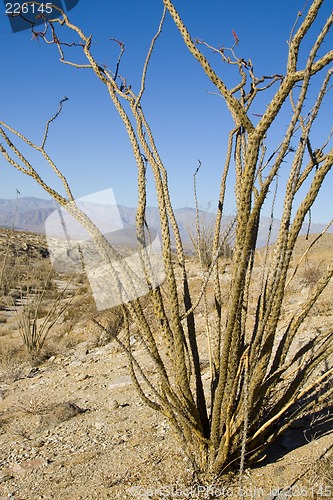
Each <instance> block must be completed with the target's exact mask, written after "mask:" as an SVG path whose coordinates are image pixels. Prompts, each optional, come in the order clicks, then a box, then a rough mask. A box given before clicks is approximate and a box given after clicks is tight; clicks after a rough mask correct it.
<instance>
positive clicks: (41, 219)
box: [0, 196, 333, 247]
mask: <svg viewBox="0 0 333 500" xmlns="http://www.w3.org/2000/svg"><path fill="white" fill-rule="evenodd" d="M57 208H58V204H57V203H56V202H55V201H54V200H52V199H50V200H46V199H41V198H35V197H32V196H30V197H22V198H17V199H13V200H9V199H0V227H3V228H13V229H16V230H21V231H30V232H34V233H41V234H45V220H46V219H47V217H48V216H49V215H50V214H51V213H52V212H54V211H55V210H56V209H57ZM118 210H119V214H120V218H121V221H122V224H123V227H124V229H127V228H130V227H134V226H135V217H136V208H135V207H125V206H122V205H118ZM174 212H175V216H176V219H177V222H178V225H179V230H180V233H181V236H182V239H183V241H184V243H189V242H190V240H191V238H190V233H192V234H195V215H196V214H195V209H194V208H192V207H183V208H178V209H175V210H174ZM199 216H200V219H201V221H202V223H203V224H204V225H206V227H207V226H209V224H210V223H212V222H213V220H214V213H212V212H207V211H204V210H199ZM230 218H231V216H226V217H225V225H226V226H227V225H228V222H229V223H230ZM146 220H147V224H148V226H149V227H150V228H151V229H154V230H155V231H157V232H158V233H160V222H159V214H158V208H157V207H147V212H146ZM271 223H272V220H271V218H270V217H266V216H262V217H261V219H260V226H259V232H258V243H257V246H258V247H262V246H264V245H265V244H266V242H267V235H268V231H269V227H270V225H271ZM279 225H280V221H279V219H273V223H272V230H271V240H270V241H271V243H273V242H274V241H275V239H276V237H277V233H278V228H279ZM325 227H326V224H324V223H323V224H320V223H314V224H311V225H310V229H309V228H308V223H304V224H303V227H302V230H301V232H300V234H301V235H302V234H306V233H307V232H308V231H309V233H311V234H316V233H321V232H322V231H323V230H324V228H325ZM328 232H331V233H332V232H333V227H331V228H329V230H328Z"/></svg>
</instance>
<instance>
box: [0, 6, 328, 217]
mask: <svg viewBox="0 0 333 500" xmlns="http://www.w3.org/2000/svg"><path fill="white" fill-rule="evenodd" d="M175 5H176V7H177V8H178V9H179V12H180V14H181V16H182V18H183V19H184V21H185V22H186V24H187V26H188V28H189V30H190V32H191V35H192V37H193V38H200V39H204V40H205V41H207V42H208V43H210V44H212V45H214V46H217V47H221V46H222V45H224V46H227V47H228V46H230V45H232V43H233V36H232V29H234V30H235V31H236V33H237V35H238V37H239V40H240V44H239V47H238V50H237V53H238V55H239V56H241V57H243V58H245V59H247V58H249V57H250V58H251V59H252V61H253V63H254V65H255V68H256V71H257V74H258V75H261V74H274V73H284V71H285V59H286V54H287V43H286V40H287V39H288V37H289V33H290V29H291V26H292V25H293V23H294V20H295V17H296V13H297V11H298V10H301V9H302V7H303V5H304V0H292V1H290V0H280V1H274V2H269V1H267V0H251V1H248V0H246V1H245V0H239V1H235V2H230V1H227V0H211V1H208V2H207V1H204V0H200V1H199V0H191V1H181V0H175ZM331 6H332V4H331V2H329V1H326V3H325V5H324V7H323V13H322V15H323V17H324V18H326V17H327V15H328V14H329V12H330V8H331ZM0 7H1V9H3V5H2V4H0ZM161 12H162V1H161V0H142V1H140V2H139V1H137V0H124V1H123V2H119V1H114V0H99V1H96V0H95V1H93V0H80V1H79V3H78V5H77V6H76V7H75V8H74V9H73V10H71V11H70V12H69V18H70V20H71V21H72V22H73V23H76V24H78V25H79V26H80V27H81V28H82V29H83V31H84V32H85V33H86V34H92V35H93V44H94V45H93V47H94V53H95V55H97V56H98V59H99V62H100V64H101V65H102V64H106V65H107V66H109V67H110V68H111V69H113V68H114V67H115V63H116V59H117V56H118V46H117V45H116V44H115V43H112V42H111V41H110V40H109V39H110V38H112V37H114V38H117V39H119V40H121V41H122V42H124V43H125V54H124V56H123V59H122V63H121V67H120V73H121V74H122V75H123V76H125V77H126V79H127V83H128V84H132V87H133V89H137V88H138V82H139V78H140V75H141V69H142V65H143V61H144V59H145V55H146V52H147V48H148V46H149V43H150V40H151V38H152V36H153V35H154V33H155V32H156V28H157V25H158V22H159V18H160V15H161ZM331 35H332V34H331ZM330 41H332V36H331V38H330ZM0 43H1V68H2V72H1V81H0V88H1V94H0V101H1V102H0V109H1V113H0V119H1V120H3V121H5V122H7V123H8V124H10V125H12V126H13V127H16V128H17V129H19V130H20V131H22V132H23V133H25V134H26V135H27V136H28V137H29V138H31V139H32V140H34V141H36V142H40V141H41V138H42V135H43V129H44V124H45V122H46V120H47V119H48V118H49V117H50V116H51V115H52V114H53V113H54V112H55V110H56V109H57V106H58V102H59V100H60V99H61V98H62V97H64V96H67V97H68V98H69V100H68V101H67V102H66V103H65V105H64V109H63V113H62V115H61V116H60V117H59V118H58V119H57V121H56V122H55V123H54V124H53V126H52V128H51V132H50V138H49V142H48V151H49V153H50V154H51V155H52V156H53V158H54V159H55V160H56V162H57V165H58V167H59V168H60V169H61V170H62V171H63V172H64V173H65V175H66V176H67V178H68V180H69V182H70V184H71V186H72V188H73V192H74V195H75V196H76V197H80V196H84V195H88V194H90V193H93V192H95V191H98V190H102V189H106V188H112V189H113V190H114V194H115V197H116V200H117V202H118V203H119V204H122V205H126V206H135V205H136V199H137V195H136V166H135V162H134V159H133V156H132V153H131V149H130V147H129V143H128V140H127V136H126V134H125V132H124V130H123V126H122V123H121V121H120V119H119V118H118V116H117V114H116V112H115V111H114V109H113V105H112V102H111V101H110V100H109V98H108V95H107V91H106V88H105V87H104V86H103V85H102V84H101V83H100V82H99V81H98V80H97V79H96V77H94V75H93V73H92V72H91V71H89V70H76V69H74V68H71V67H69V66H65V65H62V64H61V63H60V62H59V57H58V52H57V49H56V47H55V46H49V45H45V43H44V42H43V41H36V40H32V37H31V33H30V32H29V31H21V32H17V33H12V32H11V30H10V26H9V22H8V20H7V19H6V18H5V17H3V15H2V13H1V15H0ZM309 45H310V42H309ZM326 48H327V46H326ZM74 50H75V49H73V54H74ZM69 54H70V52H69ZM206 55H207V56H208V57H209V59H210V61H211V62H212V64H213V65H214V68H215V69H216V70H217V71H218V72H219V74H220V75H225V78H226V81H227V82H228V81H230V80H229V78H230V76H228V75H230V73H229V70H228V68H227V66H226V65H223V64H222V63H221V61H220V58H219V56H218V55H216V54H212V53H210V52H209V51H206ZM147 82H148V84H147V89H146V93H145V96H144V99H143V107H144V110H145V111H146V114H147V117H148V119H149V120H150V123H151V126H152V128H153V131H154V134H155V139H156V143H157V145H158V148H159V150H160V153H161V156H162V159H163V160H164V162H165V165H166V167H167V169H168V171H169V178H170V187H171V194H172V200H173V203H174V206H175V207H176V208H179V207H185V206H193V205H194V201H193V192H192V179H193V172H194V170H195V169H196V166H197V161H198V159H200V160H201V162H202V165H203V166H202V171H201V172H200V176H199V177H198V196H199V203H200V206H201V208H205V207H207V205H208V204H209V203H211V204H212V206H213V207H215V206H216V203H217V199H218V191H219V179H220V174H221V169H222V165H223V162H224V153H225V147H226V138H227V134H228V131H229V129H230V127H231V126H232V121H231V119H230V117H229V115H228V112H227V111H226V108H225V105H224V103H223V101H222V99H221V98H219V97H218V96H215V95H210V94H209V93H208V92H207V91H214V88H213V87H212V85H211V84H210V83H209V81H208V80H207V78H206V77H205V75H204V74H203V71H202V70H201V69H200V67H199V65H198V63H197V62H196V61H195V60H194V59H193V58H192V56H191V55H190V54H189V53H188V51H187V49H186V48H185V46H184V44H183V41H182V39H181V37H180V35H179V34H178V32H177V30H176V29H175V27H174V25H173V22H172V20H171V19H170V18H169V17H168V18H167V20H166V23H165V25H164V29H163V33H162V36H161V38H160V39H159V40H158V43H157V46H156V50H155V53H154V55H153V58H152V62H151V66H150V68H149V73H148V80H147ZM332 108H333V107H332ZM332 108H331V109H332ZM253 112H257V113H258V114H260V113H261V112H262V109H253ZM253 119H254V120H255V117H253ZM287 120H288V116H287V114H286V116H285V122H283V117H282V120H281V122H280V125H281V127H282V128H283V127H285V126H286V124H287ZM331 122H332V112H331V111H329V107H327V108H326V114H325V113H324V116H323V122H322V124H323V129H329V128H330V126H331ZM33 158H34V159H36V158H35V157H33ZM36 161H37V159H36ZM36 165H39V171H40V172H41V173H42V176H44V177H45V179H47V180H50V179H51V177H50V176H49V175H48V174H47V173H46V170H45V169H46V166H45V165H44V164H42V163H40V164H39V163H38V164H37V163H36ZM55 184H56V186H57V185H58V183H57V181H55ZM152 185H153V182H152V179H151V178H149V179H148V186H152ZM16 188H18V189H19V190H20V192H21V196H37V197H46V196H45V194H44V192H43V191H42V190H41V189H40V188H39V187H38V186H36V184H35V183H34V182H33V181H32V180H30V179H28V178H27V177H25V176H24V175H23V174H19V173H17V172H15V171H14V170H13V169H12V168H11V167H10V166H8V165H6V164H5V162H4V160H3V159H2V158H0V198H14V197H15V195H16V191H15V189H16ZM229 189H230V193H231V194H232V193H233V186H232V179H231V180H230V183H229ZM331 191H332V178H330V180H329V185H328V186H327V188H325V189H324V191H323V194H322V197H321V199H320V201H319V202H318V203H317V205H316V207H315V210H314V212H313V220H315V221H318V222H319V221H326V220H328V219H329V218H330V216H331V214H330V213H328V206H329V205H331V206H332V203H331V199H332V195H331ZM148 201H149V203H150V204H155V200H154V197H153V195H151V196H150V197H149V200H148ZM328 204H329V205H328ZM234 207H235V203H234V200H233V196H230V197H229V198H228V203H227V207H226V208H227V211H229V212H231V211H232V210H233V209H234ZM332 208H333V206H332ZM332 212H333V210H332Z"/></svg>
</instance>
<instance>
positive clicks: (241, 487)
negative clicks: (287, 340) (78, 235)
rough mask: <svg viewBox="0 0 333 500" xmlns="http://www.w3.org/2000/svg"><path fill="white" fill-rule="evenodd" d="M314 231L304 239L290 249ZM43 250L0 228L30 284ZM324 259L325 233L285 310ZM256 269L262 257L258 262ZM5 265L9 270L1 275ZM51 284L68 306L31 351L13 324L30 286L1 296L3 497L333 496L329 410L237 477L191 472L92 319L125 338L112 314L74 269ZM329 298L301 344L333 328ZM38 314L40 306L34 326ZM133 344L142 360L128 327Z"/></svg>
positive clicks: (331, 250)
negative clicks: (66, 277) (69, 276)
mask: <svg viewBox="0 0 333 500" xmlns="http://www.w3.org/2000/svg"><path fill="white" fill-rule="evenodd" d="M314 237H315V236H314V235H311V236H310V237H309V239H308V240H307V239H306V238H305V237H301V238H300V240H299V242H298V246H297V256H299V257H300V256H301V255H302V254H303V253H304V249H305V248H306V247H307V246H308V245H309V241H311V238H312V239H313V238H314ZM8 242H9V243H10V246H9V245H8ZM45 250H46V242H45V239H44V237H43V236H41V235H34V234H30V233H24V232H14V231H10V230H0V255H1V258H2V259H4V257H5V255H6V254H7V257H8V255H9V254H10V256H11V257H13V256H14V257H15V259H16V260H15V262H16V265H19V266H21V269H22V268H23V269H26V275H27V277H28V278H27V279H31V278H29V276H30V274H29V273H30V272H31V271H32V270H33V271H34V273H35V274H34V277H35V280H36V281H38V279H39V280H41V279H44V280H45V279H46V278H45V277H46V276H48V272H49V263H48V257H47V252H46V251H45ZM297 256H296V258H295V262H296V261H297ZM14 257H13V258H14ZM331 258H333V235H325V236H324V237H323V238H321V240H320V241H319V242H318V243H317V244H316V245H315V246H314V247H313V249H312V250H311V252H310V253H309V255H308V256H307V258H306V259H304V261H303V262H302V263H301V266H300V270H299V272H298V274H297V276H295V278H294V279H293V280H292V283H291V284H290V288H289V290H288V294H287V302H286V305H285V308H286V310H285V314H286V315H288V314H290V313H292V311H294V310H295V309H297V308H299V307H300V305H301V303H302V301H303V300H304V297H306V295H307V294H308V292H309V290H310V289H311V287H312V286H313V285H314V284H315V283H316V280H318V277H319V276H320V273H321V272H322V269H323V266H324V265H325V262H327V261H328V260H329V259H331ZM2 262H4V261H3V260H2ZM260 264H261V257H260V252H258V256H257V259H256V264H255V265H256V268H257V269H259V268H260ZM13 269H14V267H13V266H11V267H9V268H8V270H7V269H5V274H6V276H11V275H10V272H12V271H13ZM36 269H39V271H40V272H39V274H38V273H37V274H36ZM188 269H189V275H190V279H191V286H192V287H193V290H196V289H199V284H200V280H201V271H200V268H199V264H198V261H197V260H196V258H195V257H191V258H190V257H189V258H188ZM2 276H3V277H4V276H5V275H4V274H3V275H2ZM230 276H231V269H230V263H228V262H226V263H225V268H224V277H223V279H224V280H225V283H226V289H227V284H228V283H229V282H230ZM12 279H13V280H14V277H13V278H12ZM55 283H56V289H57V290H59V289H61V287H63V289H64V288H66V287H67V288H66V290H65V291H64V294H63V296H62V301H69V303H68V305H67V307H66V308H65V310H64V312H63V313H62V314H61V315H60V317H59V319H58V321H57V322H56V324H55V325H54V326H52V328H51V329H50V331H49V333H48V336H47V338H46V340H45V344H44V347H43V349H42V351H41V352H40V353H39V356H37V357H36V356H31V355H29V353H28V351H27V348H26V346H25V345H24V342H23V339H22V326H21V330H20V324H21V325H22V323H20V321H22V319H21V316H20V315H21V314H22V310H23V308H24V300H23V298H24V293H23V292H26V289H27V288H26V287H25V288H23V287H22V286H21V290H20V289H17V286H16V290H14V288H15V287H14V288H11V286H8V289H7V295H6V296H5V297H3V298H2V301H1V310H0V450H1V452H0V499H1V500H2V499H5V498H15V499H21V500H23V499H24V500H37V499H62V500H66V499H93V498H98V499H104V498H105V499H106V498H111V499H117V498H119V499H120V498H122V499H131V498H133V499H135V498H151V499H159V498H169V499H171V498H198V499H199V498H200V499H201V498H209V499H215V498H235V499H236V498H265V499H267V500H268V499H270V500H273V499H277V498H279V499H282V498H290V497H293V498H330V497H332V498H333V419H332V407H329V406H328V407H327V410H326V411H324V412H321V413H320V414H313V415H308V416H306V417H304V418H303V419H301V420H300V421H297V422H296V423H295V425H294V426H293V427H292V428H290V429H289V430H288V431H287V433H286V434H285V435H284V436H283V437H282V438H281V439H280V440H279V441H278V442H276V443H275V444H274V445H272V446H271V447H270V448H269V449H268V450H267V454H266V456H265V457H263V459H262V460H261V461H260V462H259V463H258V464H256V466H255V467H252V468H251V469H246V470H245V471H244V474H243V477H242V478H241V482H240V478H239V475H238V474H237V472H235V473H233V474H229V475H227V476H222V477H219V478H212V477H207V476H205V477H199V476H198V475H196V474H194V473H193V470H192V468H191V465H190V463H189V461H188V459H187V458H186V456H185V454H184V452H183V450H182V448H181V446H180V445H179V443H178V442H177V440H176V437H175V435H174V434H173V431H172V428H170V427H169V424H168V422H167V421H166V420H165V419H164V418H163V416H161V415H160V414H158V413H155V412H154V411H153V410H151V409H150V408H148V407H147V406H146V405H145V404H144V403H143V402H142V401H141V399H140V396H139V394H138V393H137V392H136V390H135V388H134V386H133V384H132V382H131V378H130V376H129V372H128V365H127V359H126V357H125V356H124V354H123V352H122V351H121V350H120V348H119V347H118V345H117V343H116V342H115V341H114V339H113V338H112V335H111V336H107V335H106V334H105V332H104V331H100V330H99V329H98V327H97V326H96V324H94V322H93V321H92V319H93V318H94V317H95V318H96V317H97V318H98V319H99V321H100V322H101V323H103V324H104V325H105V326H106V327H107V328H108V329H109V330H112V331H113V333H114V334H116V335H119V336H120V337H121V335H122V324H121V321H120V320H119V315H117V310H110V311H103V312H100V313H98V312H96V310H95V308H94V301H93V299H92V297H91V294H90V290H89V286H88V284H87V281H86V280H85V279H84V277H82V276H81V277H80V276H76V277H75V278H74V279H73V280H72V281H71V282H70V284H68V283H65V281H64V280H63V281H62V282H61V279H59V277H58V278H57V280H56V281H55ZM64 283H65V284H64ZM36 286H38V285H36ZM196 287H197V288H196ZM52 290H53V293H55V291H54V290H55V289H54V284H53V288H52V287H50V294H49V295H48V297H49V298H48V299H47V300H49V301H50V300H51V299H50V297H52V293H51V292H52ZM332 296H333V283H332V282H331V283H330V284H329V286H328V287H327V289H326V290H325V292H324V293H323V295H322V296H321V298H320V300H319V302H318V303H317V304H316V305H315V306H314V307H313V309H312V312H311V315H310V317H309V318H308V320H307V321H306V323H305V324H304V325H303V328H302V331H301V332H300V335H299V337H298V342H299V343H300V344H301V343H302V342H303V341H304V340H305V339H306V338H308V336H309V335H314V334H315V332H316V329H317V328H319V327H321V326H323V325H324V326H325V325H333V301H332ZM208 298H209V296H208ZM208 303H209V301H208ZM48 304H49V303H48V302H47V303H46V306H45V307H46V308H47V307H48ZM200 307H201V306H200ZM44 313H45V312H44ZM43 316H44V314H43V312H41V313H40V317H39V318H38V321H42V320H43ZM197 322H198V326H199V339H198V342H199V345H202V346H204V344H205V334H204V315H203V311H200V310H198V314H197ZM200 325H201V326H202V333H201V332H200ZM20 331H21V333H20ZM131 342H132V347H133V349H134V351H135V354H136V356H137V357H138V358H139V359H143V360H144V356H145V352H144V349H143V347H142V345H140V342H139V341H138V339H137V338H136V332H135V327H134V326H133V332H132V337H131ZM203 349H204V347H203ZM331 362H332V360H329V359H328V360H327V363H331ZM202 372H203V378H204V379H205V377H208V364H207V363H203V364H202Z"/></svg>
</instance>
